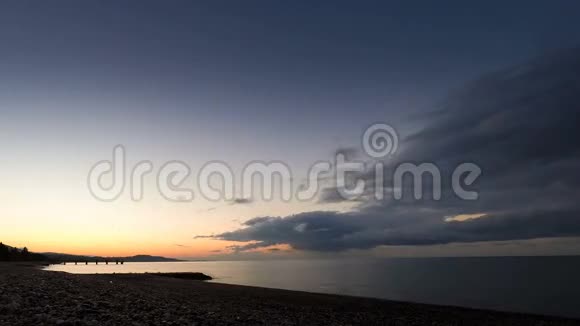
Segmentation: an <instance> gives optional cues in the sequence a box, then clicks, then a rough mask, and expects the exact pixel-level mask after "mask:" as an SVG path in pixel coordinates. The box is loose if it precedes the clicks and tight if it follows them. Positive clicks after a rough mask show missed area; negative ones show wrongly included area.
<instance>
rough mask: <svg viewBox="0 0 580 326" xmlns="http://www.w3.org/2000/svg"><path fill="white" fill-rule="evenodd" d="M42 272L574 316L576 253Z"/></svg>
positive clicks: (579, 285) (579, 262)
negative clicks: (174, 275)
mask: <svg viewBox="0 0 580 326" xmlns="http://www.w3.org/2000/svg"><path fill="white" fill-rule="evenodd" d="M46 269H47V270H50V271H63V272H68V273H75V274H94V273H156V272H202V273H205V274H207V275H210V276H212V277H213V278H214V280H213V281H212V282H218V283H227V284H238V285H250V286H259V287H266V288H276V289H287V290H298V291H308V292H319V293H332V294H341V295H350V296H360V297H372V298H381V299H388V300H396V301H406V302H417V303H428V304H437V305H451V306H460V307H470V308H482V309H492V310H499V311H510V312H522V313H534V314H543V315H553V316H563V317H574V318H580V256H565V257H561V256H560V257H478V258H388V259H341V260H313V259H308V260H253V261H193V262H158V263H125V264H123V265H114V264H110V265H105V264H104V263H100V264H99V265H95V264H94V263H93V264H89V265H85V264H84V263H83V264H79V265H74V264H70V263H69V264H67V265H51V266H49V267H47V268H46Z"/></svg>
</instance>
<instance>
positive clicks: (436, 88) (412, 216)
mask: <svg viewBox="0 0 580 326" xmlns="http://www.w3.org/2000/svg"><path fill="white" fill-rule="evenodd" d="M579 22H580V4H579V3H578V2H577V1H571V0H570V1H564V0H561V1H550V2H547V1H510V2H507V3H506V2H505V1H485V2H478V3H467V2H465V1H438V2H437V3H435V2H429V1H405V2H400V1H363V2H351V1H321V2H312V1H293V2H284V3H283V2H281V1H245V2H243V3H242V2H239V1H212V2H206V3H191V2H188V1H172V2H161V1H139V2H131V1H93V2H78V1H59V2H46V1H6V2H3V3H2V4H0V46H1V48H2V51H0V146H1V148H2V156H1V158H2V159H1V160H0V167H1V169H0V180H2V183H1V186H0V196H1V197H0V198H2V205H1V206H0V223H1V226H0V241H3V242H5V243H8V244H11V245H15V246H28V247H29V248H30V249H31V250H34V251H38V252H47V251H52V252H65V253H76V254H94V255H110V256H113V255H116V256H121V255H132V254H142V253H146V254H157V255H165V256H172V257H182V258H215V259H237V258H239V259H242V258H248V259H250V258H251V259H262V258H288V257H291V258H293V257H328V256H330V257H337V256H341V255H373V256H374V255H379V256H399V255H404V256H425V255H426V256H432V255H437V256H441V255H442V256H447V255H508V254H542V255H552V254H574V253H576V254H577V253H579V252H580V240H579V238H580V222H579V221H578V212H579V211H580V207H578V205H577V204H576V203H574V201H575V199H576V198H578V197H577V195H578V193H577V191H576V190H575V189H576V188H577V186H578V185H579V183H580V175H579V174H578V172H577V171H575V170H576V169H575V167H577V166H578V165H577V163H578V154H579V153H578V151H577V148H578V146H577V142H578V141H577V139H579V138H578V137H577V136H578V134H577V133H578V132H577V131H576V129H575V126H576V123H577V122H578V118H577V117H576V116H577V115H576V113H577V110H578V95H577V94H580V92H576V91H577V90H578V87H579V84H580V83H579V81H578V76H579V74H578V72H580V65H579V59H578V58H580V55H578V54H579V53H580V52H579V51H578V50H577V48H576V47H577V46H578V45H580V23H579ZM376 122H383V123H388V124H389V125H391V126H393V127H394V128H395V129H396V131H397V133H398V134H399V138H400V140H401V141H400V147H401V153H400V154H401V155H399V156H398V157H397V160H396V162H394V161H392V160H391V161H388V162H386V164H387V166H394V164H395V163H400V162H404V161H409V162H435V163H437V164H438V166H440V167H441V168H442V170H443V171H445V172H449V171H450V169H451V168H452V167H454V166H456V165H457V164H458V163H459V162H466V161H470V162H475V163H477V164H478V165H479V166H480V167H481V168H482V171H483V173H482V176H481V178H480V182H479V183H477V184H476V185H475V189H476V190H478V191H479V194H480V196H479V199H478V200H476V201H459V200H457V198H452V197H450V196H447V195H449V185H445V187H444V190H443V194H444V196H443V199H442V200H440V201H437V202H435V201H428V200H426V201H418V202H410V203H409V202H394V201H389V200H383V201H376V200H373V199H370V198H368V197H364V198H362V199H359V200H355V201H353V200H341V199H340V198H337V196H334V188H333V186H332V185H327V187H326V188H325V189H323V191H321V192H320V194H319V196H317V197H316V198H315V199H313V200H310V201H299V200H295V199H293V200H290V201H284V200H280V199H278V198H275V199H274V200H272V201H266V200H261V199H259V198H250V199H247V200H221V201H217V202H215V201H211V200H207V199H205V198H203V197H202V196H199V195H198V196H195V198H194V199H193V200H191V201H188V202H172V201H168V200H166V199H165V198H163V196H160V194H159V192H158V191H157V189H156V184H155V178H154V177H153V176H147V177H146V179H145V181H144V182H145V186H144V196H143V197H144V198H143V200H141V201H139V202H136V201H133V200H131V196H130V194H129V193H128V192H124V193H123V194H122V195H121V196H120V197H119V198H118V199H117V200H115V201H112V202H103V201H99V200H97V199H96V198H94V197H93V196H92V195H91V192H90V191H89V188H88V185H87V176H88V174H89V171H90V170H91V168H92V167H93V166H94V165H95V164H96V163H97V162H99V161H102V160H111V159H112V153H113V148H114V147H115V146H116V145H122V146H123V148H124V149H125V150H126V160H127V166H133V165H134V164H136V163H137V162H139V161H143V160H148V161H151V162H152V164H153V166H154V169H153V170H154V173H156V172H157V171H158V170H159V169H160V167H162V166H163V165H164V164H165V163H166V162H170V161H175V160H179V161H183V162H186V163H187V164H188V165H189V166H190V167H191V170H192V176H191V177H190V178H188V179H187V184H192V183H194V182H195V180H194V179H195V175H196V171H199V170H200V169H201V168H202V167H203V166H204V164H206V163H208V162H212V161H223V162H226V163H227V164H228V166H230V167H231V168H232V170H233V171H234V172H235V174H236V175H240V174H241V171H242V170H243V168H244V166H245V165H246V164H248V163H249V162H253V161H266V162H269V161H274V160H275V161H280V162H284V163H285V164H287V165H288V166H290V167H291V168H292V172H293V176H292V180H295V181H296V182H298V183H299V182H301V181H300V180H303V179H304V178H305V177H306V175H307V173H308V169H309V167H310V166H311V165H312V164H314V163H315V162H317V161H321V160H331V159H333V156H334V155H335V154H336V153H337V152H349V153H352V155H353V156H355V157H357V158H359V159H363V160H367V161H368V162H370V161H371V160H370V159H369V158H368V157H365V156H364V154H361V151H360V142H361V135H362V134H363V132H364V130H365V128H366V127H368V126H369V125H371V124H373V123H376ZM367 172H368V171H365V173H361V177H363V178H364V177H368V173H367ZM385 181H389V179H388V177H386V180H385ZM390 190H393V189H390ZM236 195H237V194H236ZM457 216H460V218H456V219H455V220H453V218H454V217H457ZM461 216H464V217H465V216H478V217H476V218H461ZM446 219H447V220H448V221H446Z"/></svg>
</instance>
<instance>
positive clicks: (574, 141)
mask: <svg viewBox="0 0 580 326" xmlns="http://www.w3.org/2000/svg"><path fill="white" fill-rule="evenodd" d="M579 126H580V49H571V50H566V51H561V52H559V53H556V54H553V55H550V56H545V57H542V58H539V59H537V60H535V61H533V62H530V63H529V64H525V65H521V66H517V67H514V68H512V69H508V70H504V71H500V72H497V73H494V74H490V75H487V76H484V77H482V78H481V79H479V80H477V81H475V82H473V83H471V84H469V85H467V86H466V87H464V88H463V89H462V90H461V91H459V92H457V93H455V94H453V95H452V96H450V97H449V98H448V99H447V100H446V101H445V102H444V103H443V104H442V105H441V106H440V107H439V108H438V110H437V111H435V112H434V113H432V114H430V115H429V116H428V117H427V118H426V127H425V128H424V129H422V130H421V131H419V132H417V133H416V134H413V135H411V136H409V137H407V138H406V139H404V140H403V141H402V144H403V145H404V146H403V147H404V148H403V151H402V152H401V153H400V155H398V156H397V162H404V161H410V162H433V163H435V164H436V165H437V166H438V167H439V168H440V169H441V170H442V174H445V173H446V172H449V173H450V171H451V169H452V167H454V166H456V165H457V164H459V163H462V162H474V163H476V164H477V165H479V166H480V167H481V169H482V171H483V175H482V176H481V177H480V179H479V182H478V183H477V184H476V185H475V188H476V190H477V191H478V192H479V199H478V200H477V201H461V200H459V199H458V198H456V197H455V196H453V195H452V193H451V189H450V187H449V185H448V184H444V189H443V197H442V200H439V201H435V200H429V199H428V198H427V199H423V200H420V201H408V200H403V201H392V200H385V201H375V200H372V199H367V200H364V201H363V202H361V203H360V205H359V206H358V207H357V208H356V209H355V210H354V211H352V212H348V213H339V212H322V211H315V212H308V213H303V214H298V215H292V216H287V217H271V216H265V217H257V218H254V219H251V220H249V221H247V222H245V223H244V224H243V226H242V227H241V228H240V229H237V230H234V231H231V232H225V233H222V234H218V235H213V236H211V237H212V238H214V239H220V240H228V241H235V242H240V243H241V244H240V245H239V246H236V248H235V249H236V250H238V251H244V250H251V249H256V248H263V247H269V246H273V245H280V244H286V245H289V246H291V247H292V248H294V249H298V250H308V251H327V252H328V251H344V250H349V249H369V248H374V247H377V246H381V245H389V246H402V245H405V246H408V245H436V244H448V243H471V242H481V241H505V240H525V239H535V238H551V237H574V236H580V215H579V213H580V203H579V202H578V198H580V196H579V195H580V191H579V190H578V189H579V188H580V187H579V186H580V170H579V167H580V146H579V145H580V144H579V141H580V128H579ZM397 162H386V164H387V168H388V165H389V164H391V165H392V164H396V163H397ZM359 177H363V178H370V177H372V174H371V173H365V174H361V175H360V176H359ZM386 178H387V180H385V182H384V184H385V185H389V184H392V183H391V182H390V181H391V180H388V177H386ZM389 190H392V189H387V191H389ZM427 197H428V196H427ZM320 200H321V201H323V202H324V201H327V202H336V201H340V200H341V199H340V198H339V197H337V196H335V195H334V194H333V189H332V188H330V189H326V190H325V191H324V192H323V193H322V196H321V198H320ZM454 216H459V217H457V218H454ZM463 216H477V218H463Z"/></svg>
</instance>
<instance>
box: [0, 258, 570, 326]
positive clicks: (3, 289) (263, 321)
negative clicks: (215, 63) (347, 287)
mask: <svg viewBox="0 0 580 326" xmlns="http://www.w3.org/2000/svg"><path fill="white" fill-rule="evenodd" d="M234 324H244V325H248V324H249V325H252V324H254V325H526V326H528V325H580V322H579V321H575V320H567V319H558V318H552V317H542V316H530V315H520V314H509V313H499V312H490V311H482V310H471V309H462V308H454V307H439V306H430V305H421V304H411V303H399V302H390V301H384V300H375V299H364V298H354V297H344V296H335V295H325V294H312V293H304V292H293V291H284V290H272V289H263V288H255V287H245V286H234V285H225V284H216V283H206V282H202V281H192V280H187V279H178V278H171V277H162V276H156V275H143V274H132V275H73V274H66V273H57V272H46V271H42V270H40V269H39V268H38V267H37V266H34V265H31V264H26V263H0V325H234Z"/></svg>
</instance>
